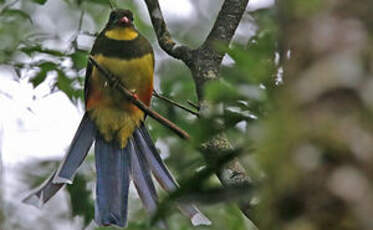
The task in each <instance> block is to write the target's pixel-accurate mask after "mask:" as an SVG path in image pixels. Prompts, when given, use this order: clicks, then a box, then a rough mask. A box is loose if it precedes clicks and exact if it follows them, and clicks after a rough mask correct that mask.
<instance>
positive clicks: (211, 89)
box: [205, 80, 244, 102]
mask: <svg viewBox="0 0 373 230" xmlns="http://www.w3.org/2000/svg"><path fill="white" fill-rule="evenodd" d="M205 91H206V99H207V100H209V101H211V102H229V101H232V100H239V99H244V98H243V97H242V96H241V95H240V94H239V93H238V91H237V89H236V88H234V87H233V86H232V85H230V84H229V83H227V82H226V81H223V80H220V81H212V82H209V83H208V84H207V85H206V89H205Z"/></svg>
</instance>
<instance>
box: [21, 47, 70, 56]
mask: <svg viewBox="0 0 373 230" xmlns="http://www.w3.org/2000/svg"><path fill="white" fill-rule="evenodd" d="M20 50H21V51H22V52H24V53H25V54H27V55H28V56H31V55H32V54H34V53H45V54H50V55H53V56H56V57H62V56H65V54H64V53H63V52H61V51H58V50H53V49H46V48H43V47H42V46H41V45H35V46H26V47H23V48H21V49H20Z"/></svg>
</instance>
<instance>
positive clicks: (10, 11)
mask: <svg viewBox="0 0 373 230" xmlns="http://www.w3.org/2000/svg"><path fill="white" fill-rule="evenodd" d="M0 16H1V17H12V16H14V17H20V18H22V19H26V20H28V21H29V22H30V23H31V24H32V23H33V22H32V19H31V17H30V15H28V14H27V13H26V12H24V11H22V10H15V9H5V10H3V11H2V12H1V14H0Z"/></svg>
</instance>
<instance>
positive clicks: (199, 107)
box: [187, 100, 201, 111]
mask: <svg viewBox="0 0 373 230" xmlns="http://www.w3.org/2000/svg"><path fill="white" fill-rule="evenodd" d="M187 103H188V104H189V105H191V106H193V108H195V109H196V110H198V111H199V110H200V109H201V106H199V105H197V104H196V103H194V102H193V101H191V100H187Z"/></svg>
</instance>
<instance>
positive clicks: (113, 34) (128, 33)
mask: <svg viewBox="0 0 373 230" xmlns="http://www.w3.org/2000/svg"><path fill="white" fill-rule="evenodd" d="M138 35H139V34H138V33H137V31H136V30H134V29H132V28H129V27H125V28H115V29H112V30H108V31H106V32H105V36H106V37H108V38H111V39H115V40H122V41H123V40H124V41H129V40H133V39H135V38H137V36H138Z"/></svg>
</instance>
